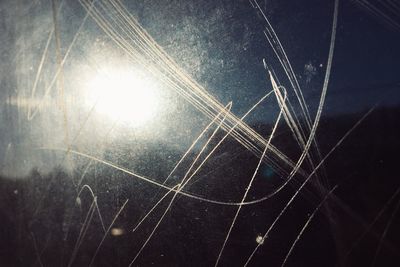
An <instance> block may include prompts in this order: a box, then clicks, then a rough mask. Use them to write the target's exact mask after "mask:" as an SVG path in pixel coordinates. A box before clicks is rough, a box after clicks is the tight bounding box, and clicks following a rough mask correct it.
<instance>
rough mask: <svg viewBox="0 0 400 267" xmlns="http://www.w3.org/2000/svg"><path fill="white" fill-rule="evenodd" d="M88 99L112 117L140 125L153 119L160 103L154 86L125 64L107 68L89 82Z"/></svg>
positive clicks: (103, 113)
mask: <svg viewBox="0 0 400 267" xmlns="http://www.w3.org/2000/svg"><path fill="white" fill-rule="evenodd" d="M88 87H89V88H88V89H89V96H88V100H89V101H88V102H89V104H90V105H92V106H93V105H95V106H94V107H95V110H96V112H97V113H99V114H101V115H103V116H107V117H109V118H110V119H112V120H114V121H115V120H117V121H121V122H124V123H129V124H130V125H131V126H135V127H137V126H141V125H144V124H146V123H148V122H149V121H150V120H151V119H153V118H154V117H155V115H156V113H157V110H158V106H159V96H158V94H157V90H156V89H157V88H156V86H155V84H154V83H152V82H151V81H150V80H149V79H147V77H145V76H144V75H140V73H138V72H137V71H135V70H132V69H128V68H118V67H113V68H107V69H104V70H102V71H99V72H98V73H97V74H96V75H95V76H94V77H93V79H91V80H90V82H89V86H88Z"/></svg>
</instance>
